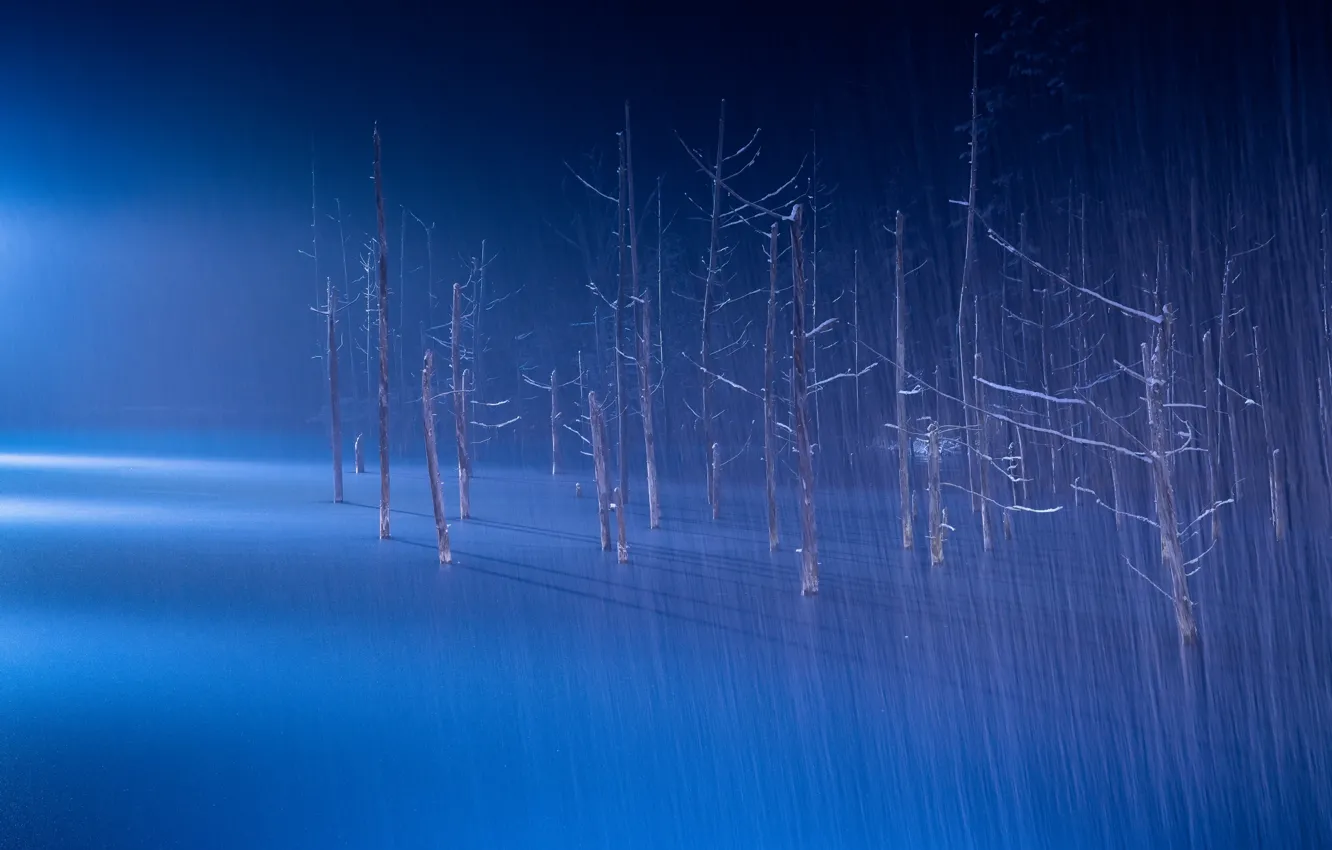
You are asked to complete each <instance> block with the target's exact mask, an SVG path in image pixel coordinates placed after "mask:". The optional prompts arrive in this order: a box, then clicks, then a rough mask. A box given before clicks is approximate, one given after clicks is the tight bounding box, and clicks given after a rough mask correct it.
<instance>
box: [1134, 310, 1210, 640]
mask: <svg viewBox="0 0 1332 850" xmlns="http://www.w3.org/2000/svg"><path fill="white" fill-rule="evenodd" d="M1161 315H1162V317H1163V319H1162V322H1161V326H1160V328H1159V329H1158V330H1157V332H1156V349H1155V351H1154V352H1149V351H1148V346H1147V343H1143V344H1142V365H1143V375H1144V376H1145V377H1146V378H1147V426H1148V429H1149V430H1150V439H1151V456H1152V462H1151V466H1152V484H1153V489H1154V491H1155V495H1156V523H1157V527H1158V529H1159V530H1160V535H1161V560H1162V562H1163V566H1164V567H1165V568H1166V571H1167V572H1169V573H1170V582H1171V590H1172V593H1171V599H1172V600H1173V602H1174V604H1175V621H1176V624H1177V625H1178V626H1179V636H1180V639H1181V640H1183V641H1184V643H1186V644H1192V643H1194V642H1195V641H1196V640H1197V639H1198V626H1197V623H1196V622H1195V620H1194V615H1193V600H1192V599H1190V598H1189V579H1188V576H1187V574H1186V569H1187V568H1186V566H1185V563H1184V547H1183V545H1182V544H1181V543H1180V539H1179V515H1178V511H1177V509H1176V505H1175V486H1174V482H1173V481H1172V480H1171V476H1170V428H1169V422H1168V421H1167V418H1166V408H1165V388H1166V382H1167V376H1166V352H1167V351H1168V350H1169V348H1170V342H1169V337H1170V329H1171V324H1172V322H1173V319H1174V316H1173V314H1172V312H1171V308H1170V305H1169V304H1167V305H1166V306H1165V308H1164V309H1163V310H1162V314H1161Z"/></svg>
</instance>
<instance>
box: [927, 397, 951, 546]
mask: <svg viewBox="0 0 1332 850" xmlns="http://www.w3.org/2000/svg"><path fill="white" fill-rule="evenodd" d="M929 455H930V460H929V467H928V470H929V471H928V478H927V484H926V489H927V490H929V496H930V564H931V565H932V566H936V567H937V566H939V565H940V564H942V563H943V562H944V528H945V526H946V525H947V524H948V513H947V511H945V510H944V508H943V486H942V484H941V483H940V481H939V425H938V423H937V422H931V423H930V428H929Z"/></svg>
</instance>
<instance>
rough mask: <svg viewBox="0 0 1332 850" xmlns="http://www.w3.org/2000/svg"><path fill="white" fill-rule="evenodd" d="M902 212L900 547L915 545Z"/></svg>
mask: <svg viewBox="0 0 1332 850" xmlns="http://www.w3.org/2000/svg"><path fill="white" fill-rule="evenodd" d="M905 227H906V216H904V215H902V211H901V210H898V211H897V257H896V266H897V268H896V270H895V271H896V275H895V276H896V278H897V299H896V300H897V305H896V312H897V316H896V320H897V321H896V324H897V347H896V355H897V381H896V387H895V389H896V395H897V397H896V399H894V405H895V406H896V408H897V494H898V498H899V499H900V501H901V511H902V548H903V549H912V548H915V545H916V541H915V530H914V527H913V525H912V516H911V445H910V443H911V437H910V435H909V434H907V415H906V395H905V392H906V265H905V251H904V248H903V239H904V236H905V231H904V228H905Z"/></svg>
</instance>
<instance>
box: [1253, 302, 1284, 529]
mask: <svg viewBox="0 0 1332 850" xmlns="http://www.w3.org/2000/svg"><path fill="white" fill-rule="evenodd" d="M1253 357H1254V362H1255V363H1256V364H1257V369H1258V407H1259V409H1260V410H1261V411H1262V415H1263V444H1264V446H1265V447H1266V448H1267V489H1268V498H1269V501H1270V504H1271V518H1272V532H1273V534H1275V535H1276V539H1277V542H1280V541H1282V540H1284V539H1285V537H1286V488H1285V483H1284V482H1283V481H1282V474H1281V450H1280V449H1278V448H1277V447H1276V446H1275V445H1274V444H1273V442H1274V441H1273V437H1272V416H1271V414H1270V413H1269V410H1270V405H1269V403H1268V402H1269V399H1268V397H1267V381H1266V380H1264V376H1263V350H1262V347H1261V345H1260V340H1259V337H1258V326H1257V325H1254V326H1253Z"/></svg>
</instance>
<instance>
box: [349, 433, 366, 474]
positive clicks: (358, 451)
mask: <svg viewBox="0 0 1332 850" xmlns="http://www.w3.org/2000/svg"><path fill="white" fill-rule="evenodd" d="M352 454H354V455H355V456H356V461H355V462H356V474H357V475H360V474H361V473H363V472H365V450H364V449H362V448H361V435H360V434H357V435H356V442H355V444H353V445H352Z"/></svg>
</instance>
